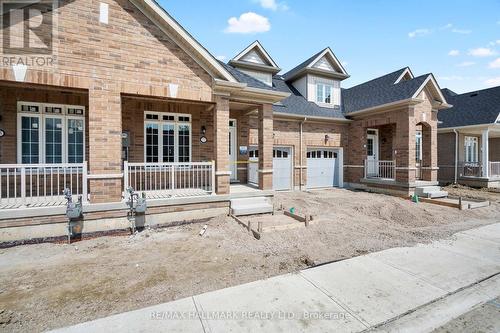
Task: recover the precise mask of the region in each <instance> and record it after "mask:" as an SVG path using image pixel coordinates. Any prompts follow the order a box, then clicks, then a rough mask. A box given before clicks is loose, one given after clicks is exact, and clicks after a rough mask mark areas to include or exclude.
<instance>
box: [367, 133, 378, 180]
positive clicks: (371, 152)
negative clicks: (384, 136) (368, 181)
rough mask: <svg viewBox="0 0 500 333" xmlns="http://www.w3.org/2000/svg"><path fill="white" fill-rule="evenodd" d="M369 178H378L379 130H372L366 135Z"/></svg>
mask: <svg viewBox="0 0 500 333" xmlns="http://www.w3.org/2000/svg"><path fill="white" fill-rule="evenodd" d="M366 163H367V166H366V167H367V170H366V172H367V176H368V177H376V176H378V130H374V129H370V130H368V131H367V135H366Z"/></svg>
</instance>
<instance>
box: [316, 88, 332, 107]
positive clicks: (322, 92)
mask: <svg viewBox="0 0 500 333" xmlns="http://www.w3.org/2000/svg"><path fill="white" fill-rule="evenodd" d="M316 102H318V103H325V104H333V86H332V85H330V84H324V83H318V84H316Z"/></svg>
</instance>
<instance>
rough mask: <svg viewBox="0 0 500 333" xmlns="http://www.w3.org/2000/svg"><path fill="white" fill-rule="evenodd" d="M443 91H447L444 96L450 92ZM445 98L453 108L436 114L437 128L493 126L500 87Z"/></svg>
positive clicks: (499, 108)
mask: <svg viewBox="0 0 500 333" xmlns="http://www.w3.org/2000/svg"><path fill="white" fill-rule="evenodd" d="M443 90H447V91H445V92H443V93H444V94H448V93H449V92H452V91H451V90H449V89H443ZM452 93H453V92H452ZM447 98H448V101H449V102H450V104H452V105H453V107H452V108H450V109H447V110H443V111H440V112H439V113H438V120H439V125H438V127H439V128H453V127H462V126H471V125H487V124H493V123H495V122H496V121H497V119H498V117H499V114H500V86H499V87H493V88H489V89H484V90H478V91H472V92H468V93H465V94H454V95H448V96H447Z"/></svg>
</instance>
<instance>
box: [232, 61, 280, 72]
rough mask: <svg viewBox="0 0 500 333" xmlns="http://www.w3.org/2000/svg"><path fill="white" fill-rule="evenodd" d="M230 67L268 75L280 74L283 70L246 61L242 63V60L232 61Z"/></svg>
mask: <svg viewBox="0 0 500 333" xmlns="http://www.w3.org/2000/svg"><path fill="white" fill-rule="evenodd" d="M229 65H231V66H233V67H236V68H238V67H239V68H246V69H254V70H258V71H262V72H266V73H271V74H278V73H279V72H280V71H281V68H279V67H272V66H266V65H261V64H255V63H251V62H246V61H240V60H230V61H229Z"/></svg>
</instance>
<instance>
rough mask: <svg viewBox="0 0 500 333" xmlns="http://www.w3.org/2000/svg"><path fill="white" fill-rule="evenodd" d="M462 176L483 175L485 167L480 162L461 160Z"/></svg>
mask: <svg viewBox="0 0 500 333" xmlns="http://www.w3.org/2000/svg"><path fill="white" fill-rule="evenodd" d="M460 171H461V172H460V176H461V177H481V176H482V175H483V168H482V165H481V163H479V162H461V163H460Z"/></svg>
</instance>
